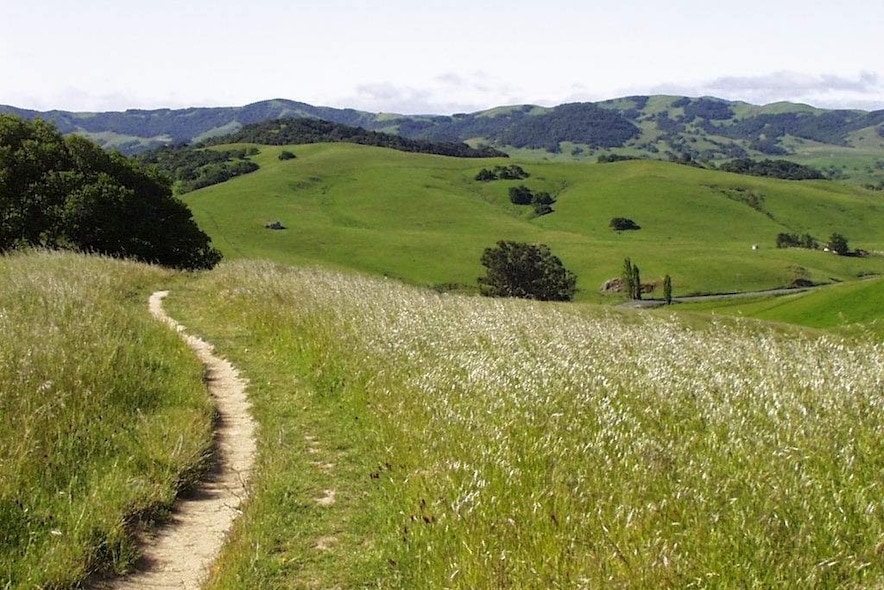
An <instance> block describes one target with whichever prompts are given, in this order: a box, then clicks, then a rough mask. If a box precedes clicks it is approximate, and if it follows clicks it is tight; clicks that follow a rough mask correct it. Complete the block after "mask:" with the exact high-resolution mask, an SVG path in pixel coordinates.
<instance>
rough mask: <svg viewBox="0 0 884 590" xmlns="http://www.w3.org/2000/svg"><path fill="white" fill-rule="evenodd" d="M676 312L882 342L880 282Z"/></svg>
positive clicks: (693, 306) (882, 291)
mask: <svg viewBox="0 0 884 590" xmlns="http://www.w3.org/2000/svg"><path fill="white" fill-rule="evenodd" d="M678 309H679V310H680V311H711V312H713V313H716V314H726V315H739V316H745V317H752V318H758V319H763V320H769V321H775V322H786V323H790V324H798V325H800V326H809V327H812V328H823V329H838V330H839V331H841V332H844V333H854V334H859V335H864V334H865V335H870V336H872V338H875V339H877V340H879V341H884V279H875V280H871V281H862V282H854V283H849V284H844V285H832V286H830V287H826V288H824V289H820V290H816V291H810V292H803V293H796V294H794V295H785V296H781V297H766V298H759V299H757V300H753V301H746V300H730V301H714V302H705V303H690V304H686V305H679V306H678Z"/></svg>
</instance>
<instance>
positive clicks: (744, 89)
mask: <svg viewBox="0 0 884 590" xmlns="http://www.w3.org/2000/svg"><path fill="white" fill-rule="evenodd" d="M651 93H653V94H658V93H659V94H684V95H688V96H703V95H711V96H717V97H720V98H726V99H730V100H743V101H746V102H749V103H752V104H768V103H772V102H779V101H790V102H803V103H808V104H811V105H814V106H818V107H824V108H860V109H866V110H875V109H882V108H884V83H882V80H881V78H880V76H879V75H878V74H877V73H876V72H868V71H864V72H860V73H859V74H858V75H857V76H856V77H855V78H850V77H845V76H842V75H837V74H829V73H824V74H806V73H800V72H791V71H780V72H772V73H768V74H761V75H757V76H722V77H719V78H715V79H712V80H708V81H705V82H700V83H697V84H663V85H659V86H656V87H654V88H652V89H651Z"/></svg>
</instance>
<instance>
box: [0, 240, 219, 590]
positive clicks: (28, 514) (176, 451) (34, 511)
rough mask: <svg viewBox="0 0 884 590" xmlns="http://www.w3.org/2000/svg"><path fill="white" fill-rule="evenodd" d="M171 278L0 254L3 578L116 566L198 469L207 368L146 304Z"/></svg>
mask: <svg viewBox="0 0 884 590" xmlns="http://www.w3.org/2000/svg"><path fill="white" fill-rule="evenodd" d="M172 278H173V275H172V273H171V272H168V271H163V270H160V269H157V268H154V267H149V266H146V265H141V264H134V263H125V262H119V261H113V260H107V259H100V258H93V257H87V256H80V255H72V254H52V253H30V254H14V255H8V256H2V257H0V587H2V588H72V587H76V586H77V584H78V583H79V582H80V581H81V580H83V579H84V578H86V577H87V576H88V575H90V574H93V573H95V572H105V573H109V572H120V571H123V570H124V569H125V568H126V567H127V566H129V565H130V564H131V563H132V561H133V560H134V559H135V557H136V555H137V551H136V549H135V546H134V543H133V540H132V533H133V531H134V530H135V528H136V527H137V526H138V524H139V521H141V520H150V519H154V518H161V517H162V514H163V511H164V510H165V509H167V508H168V507H169V506H170V505H171V502H172V501H173V500H174V497H175V494H176V492H177V491H178V490H180V489H182V488H183V487H186V486H187V485H188V484H189V483H191V482H192V481H193V480H194V479H195V478H196V477H197V476H198V475H199V473H200V471H201V470H202V469H203V468H204V463H205V461H206V458H207V454H208V452H209V447H210V444H211V426H212V415H213V410H212V407H211V405H210V403H209V400H208V398H207V396H206V390H205V386H204V385H203V382H202V377H203V373H202V367H201V365H200V363H199V362H198V361H197V360H196V359H195V358H194V356H193V354H192V353H191V352H190V351H189V350H188V349H187V348H186V346H184V344H183V343H182V342H181V341H180V340H179V339H178V337H177V335H176V334H175V333H174V332H173V331H171V330H169V329H168V327H166V326H164V325H161V324H160V323H159V322H157V321H155V320H153V319H151V318H150V317H149V315H148V314H147V312H146V309H147V307H146V306H147V297H148V294H149V293H150V292H151V290H152V289H153V288H154V287H156V286H159V285H161V284H167V283H168V281H170V280H171V279H172Z"/></svg>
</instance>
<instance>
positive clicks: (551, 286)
mask: <svg viewBox="0 0 884 590" xmlns="http://www.w3.org/2000/svg"><path fill="white" fill-rule="evenodd" d="M481 262H482V266H484V267H485V268H486V269H487V271H486V274H485V276H483V277H480V278H479V286H480V288H481V291H482V294H483V295H488V296H491V297H521V298H522V299H537V300H539V301H571V300H572V299H574V293H575V291H576V290H577V276H576V275H575V274H574V273H572V272H571V271H569V270H568V269H566V268H565V266H564V265H563V264H562V261H561V260H559V258H558V257H557V256H555V255H554V254H553V253H552V252H551V251H550V249H549V246H547V245H546V244H526V243H524V242H511V241H506V240H501V241H499V242H497V246H496V247H494V248H486V249H485V252H484V253H483V254H482V261H481Z"/></svg>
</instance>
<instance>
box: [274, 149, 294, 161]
mask: <svg viewBox="0 0 884 590" xmlns="http://www.w3.org/2000/svg"><path fill="white" fill-rule="evenodd" d="M278 157H279V159H280V161H285V160H294V159H295V158H297V156H296V155H295V153H294V152H290V151H288V150H282V151H281V152H279V156H278Z"/></svg>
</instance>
